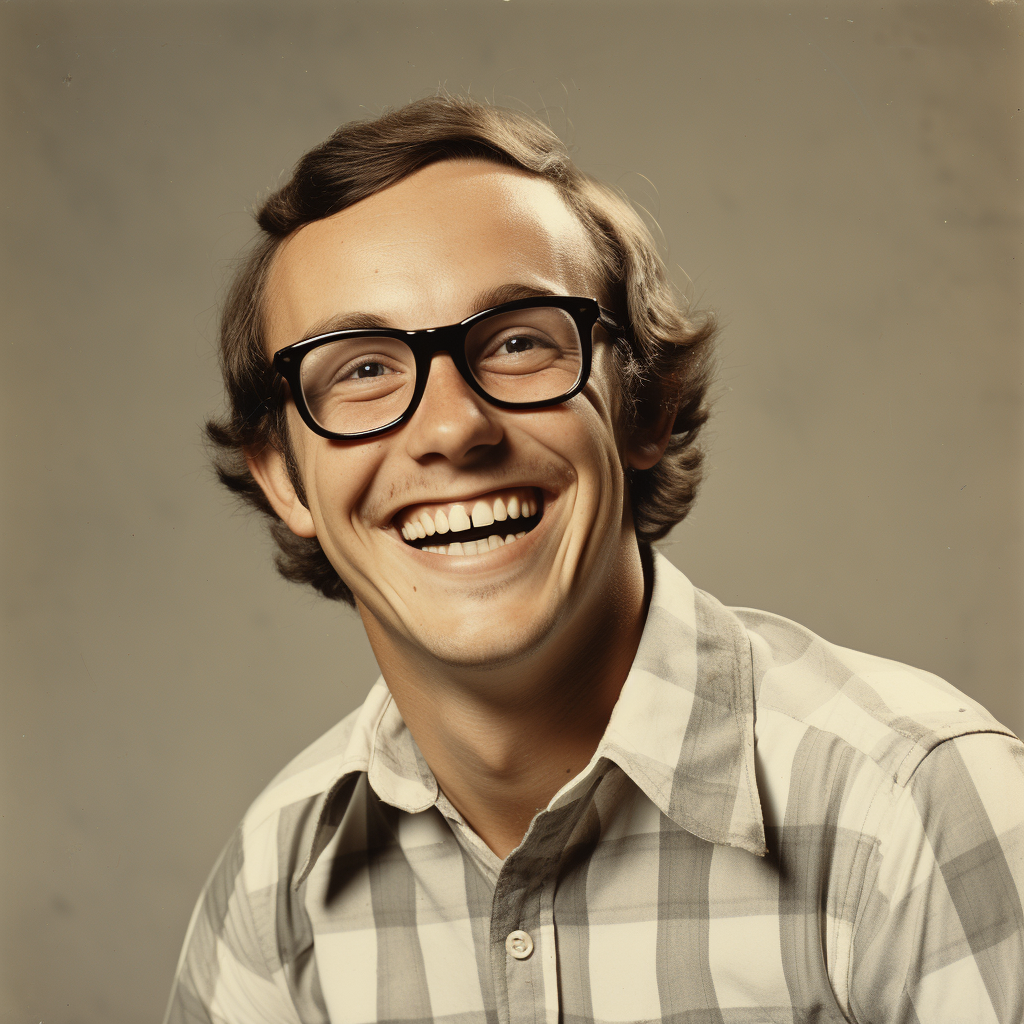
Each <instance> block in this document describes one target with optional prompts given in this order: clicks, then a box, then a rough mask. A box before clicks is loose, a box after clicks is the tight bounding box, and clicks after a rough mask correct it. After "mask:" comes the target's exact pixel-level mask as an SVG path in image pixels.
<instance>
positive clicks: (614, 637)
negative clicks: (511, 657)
mask: <svg viewBox="0 0 1024 1024" xmlns="http://www.w3.org/2000/svg"><path fill="white" fill-rule="evenodd" d="M632 556H635V557H630V558H629V559H628V562H629V564H628V565H627V569H628V571H627V572H625V573H624V574H620V575H619V578H618V580H617V585H616V586H612V587H608V588H606V589H604V590H603V591H602V592H601V594H599V595H598V599H597V600H595V601H593V602H592V607H587V608H579V609H577V613H576V614H574V615H573V616H572V622H571V623H569V624H568V625H567V626H566V627H564V628H563V629H561V630H554V631H553V633H552V635H551V636H549V637H547V638H546V639H545V641H544V642H543V644H541V645H540V647H539V649H538V650H537V651H535V652H532V653H531V654H530V655H528V656H527V657H525V658H523V659H519V660H517V661H516V663H515V664H512V665H509V664H501V665H492V666H484V667H480V666H472V667H466V666H453V665H451V664H443V663H439V662H437V661H436V660H433V659H429V658H426V659H425V658H424V657H423V656H422V652H421V651H412V650H409V649H405V648H403V646H402V645H400V644H396V643H394V642H393V641H391V639H390V638H388V637H385V636H384V635H383V634H382V632H381V631H380V629H379V627H378V625H377V624H376V623H371V622H369V621H367V623H366V625H367V633H368V634H369V636H370V640H371V643H372V645H373V648H374V653H375V655H376V656H377V661H378V663H379V665H380V668H381V671H382V672H383V674H384V678H385V679H386V681H387V683H388V687H389V689H390V690H391V693H392V696H393V697H394V700H395V703H396V704H397V706H398V709H399V711H400V712H401V714H402V717H403V719H404V721H405V723H406V725H407V727H408V728H409V730H410V732H411V733H412V735H413V738H414V739H415V740H416V743H417V745H418V747H419V748H420V751H421V752H422V754H423V756H424V758H425V759H426V761H427V764H428V765H429V766H430V769H431V771H432V772H433V773H434V777H435V778H436V779H437V782H438V785H439V786H440V787H441V789H442V790H443V792H444V793H445V795H446V796H447V797H448V799H449V800H450V801H451V803H452V805H453V806H454V807H455V808H456V809H457V810H458V811H459V813H460V814H461V815H462V816H463V817H464V818H465V819H466V821H467V822H468V823H469V825H470V826H471V827H472V828H473V830H474V831H475V832H476V833H477V834H478V835H479V836H480V837H481V838H482V839H483V840H484V842H485V843H486V844H487V845H488V846H489V847H490V848H491V850H493V851H494V852H495V853H496V854H497V855H498V856H499V857H505V856H507V855H508V854H509V853H510V852H511V851H512V850H513V849H515V847H517V846H518V845H519V843H520V842H521V841H522V838H523V836H524V835H525V833H526V830H527V829H528V828H529V825H530V822H531V821H532V819H533V817H534V815H535V814H536V813H537V812H538V811H539V810H542V809H543V808H544V807H545V806H547V804H548V803H549V802H550V800H551V798H552V797H553V796H554V795H555V793H557V792H558V790H559V789H561V788H562V786H564V785H565V783H566V782H568V781H569V780H570V779H571V778H572V777H573V776H574V775H576V774H578V773H579V772H580V771H581V770H582V769H583V768H584V767H585V766H586V765H587V763H588V762H589V761H590V759H591V757H592V756H593V754H594V751H595V750H596V749H597V746H598V744H599V743H600V741H601V737H602V736H603V735H604V731H605V729H606V727H607V725H608V720H609V718H610V717H611V713H612V708H613V707H614V705H615V702H616V701H617V700H618V697H619V693H620V691H621V690H622V685H623V683H624V682H625V680H626V676H627V675H628V673H629V669H630V666H631V665H632V663H633V658H634V656H635V654H636V650H637V647H638V646H639V643H640V637H641V634H642V632H643V623H644V619H645V616H646V605H647V599H648V597H649V587H647V588H645V585H644V573H643V570H642V568H641V564H640V557H639V552H638V551H637V549H636V548H635V547H634V548H633V550H632ZM645 590H646V593H645ZM365 618H366V617H365V616H364V620H365ZM581 623H582V624H583V625H582V628H581V627H580V624H581Z"/></svg>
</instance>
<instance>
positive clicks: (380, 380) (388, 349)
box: [274, 296, 622, 440]
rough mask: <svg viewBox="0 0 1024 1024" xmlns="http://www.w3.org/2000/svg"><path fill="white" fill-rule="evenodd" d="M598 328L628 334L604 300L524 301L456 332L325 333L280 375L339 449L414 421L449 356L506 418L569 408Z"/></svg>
mask: <svg viewBox="0 0 1024 1024" xmlns="http://www.w3.org/2000/svg"><path fill="white" fill-rule="evenodd" d="M597 324H601V325H602V327H603V328H604V329H605V330H606V331H608V332H609V333H610V334H611V335H612V336H621V334H622V328H621V327H619V325H618V324H617V323H616V322H615V320H614V319H613V318H612V315H611V314H610V313H609V312H608V311H607V310H606V309H603V308H602V307H601V306H599V305H598V304H597V302H595V301H594V299H582V298H572V297H569V296H554V297H548V296H543V297H536V298H528V299H517V300H516V301H515V302H506V303H504V304H503V305H501V306H495V307H494V308H493V309H485V310H483V311H482V312H480V313H475V314H474V315H473V316H471V317H468V318H467V319H466V320H463V321H462V322H461V323H458V324H451V325H450V326H448V327H433V328H430V329H428V330H424V331H398V330H390V329H387V330H382V329H372V330H364V329H362V328H356V329H354V330H347V331H332V332H331V333H330V334H321V335H318V336H317V337H315V338H308V339H307V340H305V341H300V342H297V343H296V344H294V345H289V346H287V348H282V349H280V350H279V351H278V352H277V354H276V355H275V356H274V369H276V370H277V372H278V373H279V374H280V375H281V376H282V377H284V379H285V380H286V381H288V384H289V386H290V388H291V392H292V397H293V399H294V401H295V406H296V408H297V409H298V411H299V415H300V416H301V417H302V419H303V421H304V422H305V423H306V426H308V427H309V428H310V430H312V431H314V432H315V433H317V434H319V435H320V436H321V437H327V438H331V439H334V440H346V439H350V438H358V437H373V436H375V435H377V434H383V433H384V432H385V431H388V430H393V429H395V428H396V427H399V426H401V425H402V424H403V423H405V422H407V421H408V420H409V419H411V418H412V415H413V413H414V412H415V411H416V407H417V406H418V405H419V403H420V399H421V398H422V397H423V392H424V390H425V389H426V386H427V376H428V374H429V373H430V362H431V359H432V357H433V355H434V353H436V352H447V353H448V355H449V356H451V359H452V362H453V363H454V364H455V366H456V367H457V368H458V371H459V373H461V374H462V377H463V379H464V380H465V381H466V383H467V384H468V385H469V386H470V387H471V388H472V389H473V391H474V392H476V394H478V395H479V396H480V397H481V398H483V399H485V400H486V401H487V402H490V404H491V405H496V406H498V407H499V408H501V409H542V408H544V407H545V406H549V405H558V404H559V403H560V402H565V401H567V400H568V399H570V398H572V396H573V395H575V394H578V393H579V392H580V391H581V390H582V389H583V387H584V386H585V385H586V383H587V379H588V377H589V376H590V365H591V359H592V353H593V341H594V332H595V328H596V326H597Z"/></svg>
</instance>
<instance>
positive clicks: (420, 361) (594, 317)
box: [274, 295, 622, 441]
mask: <svg viewBox="0 0 1024 1024" xmlns="http://www.w3.org/2000/svg"><path fill="white" fill-rule="evenodd" d="M544 306H553V307H555V308H557V309H563V310H565V312H566V313H568V314H569V315H570V316H571V317H572V318H573V320H574V321H575V323H576V330H577V333H578V334H579V337H580V373H579V377H578V378H577V380H576V383H575V384H574V385H573V386H572V387H571V388H570V389H569V390H568V391H566V393H565V394H564V395H558V396H557V397H555V398H544V399H541V400H540V401H535V402H507V401H505V400H504V399H501V398H495V397H494V396H493V395H489V394H487V392H486V391H484V389H483V388H482V387H481V385H480V383H479V381H477V379H476V378H475V377H474V376H473V372H472V370H470V368H469V363H468V361H467V360H466V337H467V335H468V334H469V331H470V329H471V328H472V327H473V325H474V324H476V323H479V321H481V320H484V319H486V318H487V317H491V316H495V315H498V314H501V313H510V312H512V311H514V310H517V309H536V308H538V307H544ZM597 323H600V324H601V326H602V327H604V329H605V330H606V331H608V333H609V334H611V335H612V336H613V337H621V336H622V328H621V327H620V326H619V325H618V324H617V323H616V322H615V319H614V318H613V317H612V314H611V313H610V312H608V310H606V309H604V308H603V307H602V306H599V305H598V304H597V302H596V301H595V300H594V299H585V298H576V297H574V296H567V295H556V296H551V295H538V296H535V297H533V298H527V299H516V300H515V302H505V303H503V304H502V305H500V306H494V307H493V308H491V309H485V310H482V311H481V312H479V313H474V314H473V315H472V316H471V317H468V318H467V319H465V320H463V321H462V322H461V323H457V324H450V325H449V326H447V327H430V328H427V329H426V330H423V331H398V330H391V329H381V328H372V329H370V330H366V329H364V328H361V327H357V328H354V329H352V330H347V331H332V332H331V333H330V334H319V335H317V336H316V337H315V338H307V339H306V340H305V341H298V342H296V343H295V344H294V345H288V346H287V347H286V348H282V349H280V350H279V351H278V352H277V353H276V354H275V355H274V369H275V370H276V371H277V372H278V373H279V374H280V375H281V376H282V377H283V378H284V379H285V380H286V381H288V386H289V387H290V388H291V392H292V399H293V400H294V401H295V408H296V409H298V411H299V415H300V416H301V417H302V421H303V422H304V423H305V424H306V426H307V427H309V429H310V430H312V431H313V432H314V433H316V434H319V435H320V436H321V437H326V438H329V439H331V440H332V441H350V440H353V439H355V438H362V437H375V436H376V435H378V434H384V433H386V432H387V431H389V430H394V429H395V428H396V427H400V426H401V425H402V424H403V423H407V422H408V421H409V420H410V419H412V415H413V413H415V412H416V408H417V406H418V405H419V404H420V399H421V398H422V397H423V392H424V390H426V386H427V375H428V374H429V373H430V361H431V359H432V358H433V356H434V354H435V353H437V352H447V353H448V355H449V356H451V359H452V362H453V363H454V364H455V366H456V367H457V369H458V371H459V373H460V374H462V379H463V380H464V381H465V382H466V383H467V384H468V385H469V386H470V387H471V388H472V389H473V391H474V392H475V393H476V394H478V395H479V396H480V397H481V398H482V399H484V401H486V402H489V403H490V404H491V405H496V406H498V408H500V409H542V408H544V407H545V406H549V405H559V404H561V403H562V402H566V401H568V400H569V399H570V398H572V397H573V395H577V394H579V392H580V391H582V390H583V388H584V387H585V386H586V383H587V381H588V380H589V378H590V367H591V363H592V361H593V339H592V333H593V330H594V325H595V324H597ZM344 338H396V339H398V340H399V341H402V342H404V343H405V344H406V345H408V346H409V348H410V349H411V350H412V354H413V358H414V359H415V360H416V383H415V385H414V387H413V393H412V398H411V399H410V401H409V405H408V407H407V408H406V410H405V412H403V413H402V415H401V416H399V417H398V418H397V419H394V420H392V421H391V422H390V423H385V424H384V425H383V426H382V427H374V428H373V429H372V430H359V431H355V432H354V433H350V434H339V433H336V432H335V431H333V430H327V429H326V428H325V427H322V426H320V424H319V423H317V422H316V420H314V419H313V415H312V413H310V411H309V406H308V405H307V404H306V399H305V397H304V395H303V394H302V383H301V377H300V373H299V369H300V366H301V364H302V360H303V359H304V358H305V357H306V356H307V355H309V353H310V352H312V351H313V350H314V349H316V348H319V347H320V346H321V345H326V344H327V343H328V342H332V341H341V340H343V339H344Z"/></svg>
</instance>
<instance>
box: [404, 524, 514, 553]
mask: <svg viewBox="0 0 1024 1024" xmlns="http://www.w3.org/2000/svg"><path fill="white" fill-rule="evenodd" d="M525 536H526V530H520V531H519V532H518V533H510V534H507V535H506V536H505V537H504V538H502V537H499V536H498V534H496V533H492V534H491V536H490V537H486V538H484V539H483V540H468V541H465V542H464V543H463V542H461V541H453V542H452V543H451V544H439V545H430V544H428V545H427V546H426V547H423V548H420V550H421V551H429V552H430V553H431V554H435V555H456V556H458V555H482V554H484V553H485V552H487V551H493V550H494V549H495V548H500V547H503V546H504V545H505V544H511V543H513V542H514V541H517V540H519V539H520V538H522V537H525Z"/></svg>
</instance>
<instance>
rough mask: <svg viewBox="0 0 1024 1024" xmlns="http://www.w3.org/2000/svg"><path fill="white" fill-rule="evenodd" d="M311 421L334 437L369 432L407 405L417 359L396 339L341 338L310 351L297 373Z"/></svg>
mask: <svg viewBox="0 0 1024 1024" xmlns="http://www.w3.org/2000/svg"><path fill="white" fill-rule="evenodd" d="M299 378H300V381H301V384H302V396H303V398H305V400H306V405H307V406H308V408H309V411H310V413H311V415H312V416H313V419H314V420H316V422H317V423H319V424H320V426H321V427H324V428H325V429H326V430H330V431H332V432H334V433H336V434H356V433H358V432H359V431H361V430H374V429H375V428H377V427H383V426H385V425H386V424H388V423H391V422H392V421H394V420H396V419H398V417H399V416H401V415H402V413H404V412H405V410H406V409H407V408H408V407H409V403H410V402H411V401H412V393H413V389H414V388H415V386H416V360H415V359H414V358H413V354H412V350H411V349H410V348H409V346H408V345H406V344H405V342H403V341H399V340H398V339H397V338H373V337H368V338H343V339H340V340H339V341H329V342H327V344H325V345H320V346H319V347H318V348H315V349H313V350H312V351H311V352H310V353H309V354H308V355H307V356H306V357H305V358H304V359H303V360H302V367H301V370H300V372H299Z"/></svg>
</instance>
